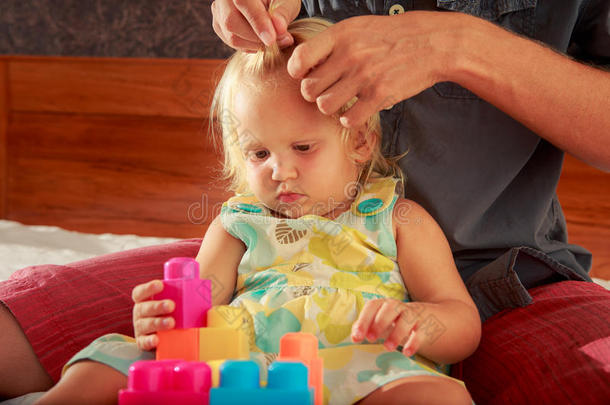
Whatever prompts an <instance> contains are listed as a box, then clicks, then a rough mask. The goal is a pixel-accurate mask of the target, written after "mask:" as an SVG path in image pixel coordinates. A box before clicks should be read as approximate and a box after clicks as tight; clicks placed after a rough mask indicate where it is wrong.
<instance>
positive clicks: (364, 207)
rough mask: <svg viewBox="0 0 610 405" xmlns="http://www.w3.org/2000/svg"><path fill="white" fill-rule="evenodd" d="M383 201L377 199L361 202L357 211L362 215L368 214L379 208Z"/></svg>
mask: <svg viewBox="0 0 610 405" xmlns="http://www.w3.org/2000/svg"><path fill="white" fill-rule="evenodd" d="M382 206H383V201H382V200H381V199H379V198H369V199H368V200H364V201H362V202H361V203H360V204H358V207H357V208H358V211H360V212H361V213H362V214H370V213H371V212H373V211H375V210H377V209H379V208H381V207H382Z"/></svg>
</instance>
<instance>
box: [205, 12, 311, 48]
mask: <svg viewBox="0 0 610 405" xmlns="http://www.w3.org/2000/svg"><path fill="white" fill-rule="evenodd" d="M300 10H301V1H300V0H215V1H214V2H212V26H213V28H214V32H216V35H218V36H219V37H220V39H221V40H222V41H223V42H224V43H225V44H227V45H229V46H230V47H231V48H234V49H237V50H242V51H246V52H254V51H257V50H258V49H260V48H261V46H262V45H263V44H264V45H266V46H271V45H272V44H274V43H275V42H276V41H277V42H278V45H279V46H280V48H283V47H286V46H289V45H292V44H293V43H294V38H292V35H290V34H289V33H288V31H287V27H288V24H289V23H290V22H292V21H293V20H294V19H295V18H296V17H297V16H298V15H299V12H300Z"/></svg>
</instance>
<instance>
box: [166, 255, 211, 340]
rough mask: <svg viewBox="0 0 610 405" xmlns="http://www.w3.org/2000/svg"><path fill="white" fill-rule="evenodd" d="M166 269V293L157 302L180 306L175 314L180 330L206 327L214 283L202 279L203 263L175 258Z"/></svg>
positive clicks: (184, 258)
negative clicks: (172, 303)
mask: <svg viewBox="0 0 610 405" xmlns="http://www.w3.org/2000/svg"><path fill="white" fill-rule="evenodd" d="M163 268H164V280H163V291H161V292H160V293H159V294H156V295H155V296H154V299H155V300H162V299H171V300H173V301H174V302H175V303H176V308H175V309H174V312H173V313H172V316H173V317H174V319H175V320H176V329H188V328H199V327H202V326H206V325H207V317H206V314H207V312H208V309H210V307H211V306H212V293H211V282H210V280H201V279H200V278H199V263H197V262H196V261H195V260H194V259H191V258H190V257H174V258H173V259H170V260H168V261H167V262H165V265H164V266H163Z"/></svg>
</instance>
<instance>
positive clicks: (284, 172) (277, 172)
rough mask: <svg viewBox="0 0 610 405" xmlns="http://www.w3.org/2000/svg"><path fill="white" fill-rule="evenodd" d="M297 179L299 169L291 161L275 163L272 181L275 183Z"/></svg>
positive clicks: (277, 161)
mask: <svg viewBox="0 0 610 405" xmlns="http://www.w3.org/2000/svg"><path fill="white" fill-rule="evenodd" d="M296 177H297V169H296V167H295V165H294V164H293V163H292V162H290V161H289V160H276V161H275V162H274V163H273V172H272V174H271V179H273V180H275V181H285V180H288V179H294V178H296Z"/></svg>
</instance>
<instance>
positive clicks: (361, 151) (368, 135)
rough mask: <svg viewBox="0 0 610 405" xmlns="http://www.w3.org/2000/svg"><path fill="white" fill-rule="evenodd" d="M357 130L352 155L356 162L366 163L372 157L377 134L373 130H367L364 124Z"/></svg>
mask: <svg viewBox="0 0 610 405" xmlns="http://www.w3.org/2000/svg"><path fill="white" fill-rule="evenodd" d="M357 131H358V132H357V133H356V135H355V136H354V157H355V160H356V163H367V162H369V161H370V160H371V159H372V157H373V152H374V151H375V147H376V146H377V136H376V134H375V133H374V132H369V131H367V128H366V126H364V127H362V128H360V129H358V130H357Z"/></svg>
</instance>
